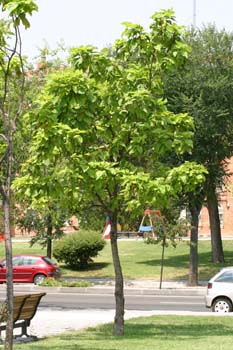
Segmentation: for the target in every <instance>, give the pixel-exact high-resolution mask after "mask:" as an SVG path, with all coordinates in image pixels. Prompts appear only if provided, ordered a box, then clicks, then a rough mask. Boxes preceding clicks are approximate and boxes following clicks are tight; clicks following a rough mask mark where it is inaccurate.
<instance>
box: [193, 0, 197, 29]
mask: <svg viewBox="0 0 233 350" xmlns="http://www.w3.org/2000/svg"><path fill="white" fill-rule="evenodd" d="M196 19H197V3H196V0H193V26H194V28H195V27H196Z"/></svg>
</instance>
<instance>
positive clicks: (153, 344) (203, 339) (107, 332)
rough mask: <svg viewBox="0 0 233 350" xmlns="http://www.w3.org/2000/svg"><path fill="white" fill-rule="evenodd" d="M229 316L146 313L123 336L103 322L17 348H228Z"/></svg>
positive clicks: (232, 334)
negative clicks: (145, 315)
mask: <svg viewBox="0 0 233 350" xmlns="http://www.w3.org/2000/svg"><path fill="white" fill-rule="evenodd" d="M232 343H233V322H232V316H229V317H226V316H225V317H222V316H220V317H216V316H212V317H211V316H208V317H207V316H192V317H191V316H150V317H140V318H134V319H131V320H127V321H126V322H125V335H124V336H123V337H113V336H112V325H111V324H106V325H101V326H99V327H95V328H89V329H87V330H84V331H80V332H75V333H74V332H72V333H71V332H69V333H64V334H62V335H59V336H56V337H49V338H46V339H44V340H41V341H36V342H33V343H28V344H26V343H25V344H21V345H20V344H15V345H14V349H17V350H20V349H24V350H27V349H28V350H29V349H30V350H38V349H43V350H90V349H91V350H180V349H182V350H203V349H204V350H230V349H232Z"/></svg>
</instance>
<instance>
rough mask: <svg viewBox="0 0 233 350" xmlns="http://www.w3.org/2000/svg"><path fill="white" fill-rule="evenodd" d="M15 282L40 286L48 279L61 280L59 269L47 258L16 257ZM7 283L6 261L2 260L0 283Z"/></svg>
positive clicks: (0, 261) (27, 255)
mask: <svg viewBox="0 0 233 350" xmlns="http://www.w3.org/2000/svg"><path fill="white" fill-rule="evenodd" d="M12 263H13V282H29V283H35V284H40V283H42V282H43V280H44V279H45V278H47V277H53V278H60V277H61V272H60V269H59V267H58V266H57V265H56V264H55V263H54V262H53V261H52V260H51V259H49V258H48V257H47V256H41V255H29V254H26V255H25V254H24V255H14V256H13V259H12ZM2 282H6V259H2V260H0V283H2Z"/></svg>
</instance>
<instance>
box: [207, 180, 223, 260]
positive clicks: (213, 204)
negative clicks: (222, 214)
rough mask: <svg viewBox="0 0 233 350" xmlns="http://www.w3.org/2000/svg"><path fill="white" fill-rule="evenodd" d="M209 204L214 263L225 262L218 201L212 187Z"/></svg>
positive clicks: (208, 198) (208, 199)
mask: <svg viewBox="0 0 233 350" xmlns="http://www.w3.org/2000/svg"><path fill="white" fill-rule="evenodd" d="M207 204H208V212H209V221H210V231H211V247H212V261H213V262H214V263H223V262H224V253H223V247H222V237H221V226H220V219H219V211H218V199H217V196H216V191H215V188H214V187H213V186H212V187H211V188H210V191H209V192H208V194H207Z"/></svg>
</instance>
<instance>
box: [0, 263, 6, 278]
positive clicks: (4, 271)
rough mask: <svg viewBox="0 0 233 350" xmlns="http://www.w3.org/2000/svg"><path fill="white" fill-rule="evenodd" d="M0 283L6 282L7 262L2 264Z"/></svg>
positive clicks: (0, 267)
mask: <svg viewBox="0 0 233 350" xmlns="http://www.w3.org/2000/svg"><path fill="white" fill-rule="evenodd" d="M0 282H6V260H4V261H2V262H1V264H0Z"/></svg>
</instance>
